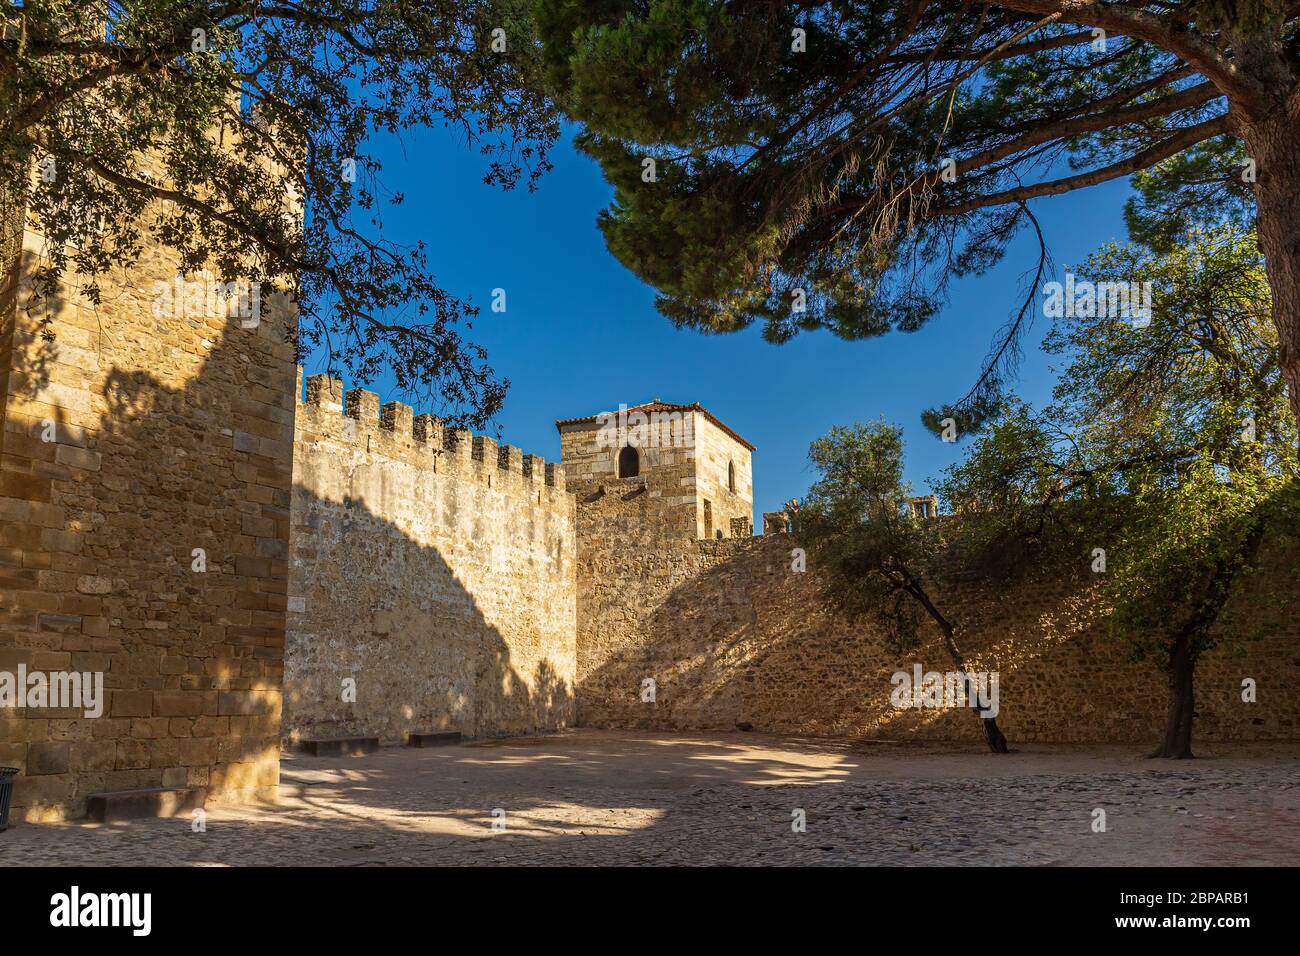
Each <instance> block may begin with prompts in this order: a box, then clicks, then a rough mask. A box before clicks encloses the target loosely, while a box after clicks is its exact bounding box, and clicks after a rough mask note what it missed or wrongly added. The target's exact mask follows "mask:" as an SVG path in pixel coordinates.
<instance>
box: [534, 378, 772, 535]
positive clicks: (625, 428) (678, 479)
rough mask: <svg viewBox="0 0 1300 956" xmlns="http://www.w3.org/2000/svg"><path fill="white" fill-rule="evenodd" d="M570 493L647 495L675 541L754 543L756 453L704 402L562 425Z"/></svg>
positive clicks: (648, 407) (655, 404) (622, 410)
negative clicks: (739, 539) (735, 539)
mask: <svg viewBox="0 0 1300 956" xmlns="http://www.w3.org/2000/svg"><path fill="white" fill-rule="evenodd" d="M555 427H556V428H557V429H559V432H560V454H561V461H562V462H563V465H564V473H565V476H566V479H567V481H568V487H569V490H571V491H574V492H576V493H577V494H578V495H579V496H591V495H596V494H617V495H620V496H621V497H623V498H628V499H631V498H635V497H639V496H641V495H644V496H645V497H646V498H647V499H649V501H648V502H647V503H649V504H652V506H653V510H654V511H655V512H656V513H657V514H658V515H659V516H660V520H661V521H663V522H664V524H665V528H664V530H665V531H666V532H667V533H668V534H669V535H670V536H672V537H678V536H680V537H689V538H709V539H713V538H733V537H748V536H749V535H751V534H753V527H754V485H753V453H754V446H753V445H751V444H750V443H749V442H747V441H746V440H745V439H743V438H741V437H740V436H739V435H738V434H736V432H734V431H732V430H731V429H730V428H729V427H727V426H726V425H725V424H723V422H722V421H721V420H720V419H718V418H717V416H715V415H713V414H712V413H711V412H709V411H708V410H707V409H705V408H704V407H703V406H701V405H700V404H699V403H698V402H696V403H694V404H692V405H674V404H671V403H669V402H661V401H659V400H658V399H655V400H654V401H652V402H646V403H644V404H642V405H635V406H633V407H631V408H628V407H626V406H620V407H619V409H618V410H617V411H612V412H601V413H599V414H596V415H588V416H586V417H584V418H569V419H562V420H560V421H557V422H556V423H555Z"/></svg>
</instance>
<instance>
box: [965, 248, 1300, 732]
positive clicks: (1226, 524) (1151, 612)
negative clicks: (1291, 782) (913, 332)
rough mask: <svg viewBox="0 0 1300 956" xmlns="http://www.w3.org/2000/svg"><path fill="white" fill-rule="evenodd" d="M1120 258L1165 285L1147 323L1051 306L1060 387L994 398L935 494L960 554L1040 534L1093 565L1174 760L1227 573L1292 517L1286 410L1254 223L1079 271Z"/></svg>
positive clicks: (1297, 513) (1050, 342)
mask: <svg viewBox="0 0 1300 956" xmlns="http://www.w3.org/2000/svg"><path fill="white" fill-rule="evenodd" d="M1116 268H1119V269H1121V270H1123V271H1126V272H1129V273H1131V274H1133V275H1135V276H1137V277H1138V278H1139V280H1140V281H1152V282H1153V284H1154V286H1155V288H1156V289H1158V290H1161V291H1159V292H1158V293H1157V294H1156V296H1155V301H1154V303H1153V314H1152V316H1151V323H1150V325H1148V326H1145V327H1134V326H1133V325H1132V324H1131V323H1126V322H1120V321H1116V320H1114V319H1112V318H1108V317H1097V316H1070V317H1063V318H1062V319H1060V320H1058V321H1057V323H1056V324H1055V326H1054V328H1053V330H1052V333H1051V334H1050V335H1049V337H1048V339H1047V342H1046V343H1045V348H1046V349H1047V351H1048V352H1049V353H1051V354H1053V355H1055V356H1057V357H1059V358H1061V359H1063V360H1064V365H1063V367H1062V368H1060V369H1059V370H1058V384H1057V386H1056V388H1055V391H1054V395H1053V401H1052V402H1051V403H1050V404H1049V405H1048V406H1047V407H1046V408H1045V409H1042V410H1041V411H1037V412H1036V411H1034V410H1033V409H1031V408H1029V407H1028V406H1026V405H1025V404H1023V403H1019V402H1014V403H1009V404H1007V405H1006V406H1004V407H1003V408H1002V409H1001V410H1000V412H999V414H998V415H997V416H995V418H994V419H993V420H992V422H991V423H990V425H989V427H988V428H987V429H986V430H985V431H984V433H983V434H981V435H980V436H979V437H978V438H977V439H976V441H975V443H974V445H973V446H972V448H971V450H970V453H969V454H968V456H967V457H966V459H965V460H964V461H963V462H961V463H960V464H958V465H957V466H955V467H954V468H952V469H951V470H950V472H949V473H948V475H947V476H946V479H945V481H944V482H943V483H942V485H941V492H942V494H943V497H944V498H945V500H946V501H947V503H948V506H949V508H950V509H951V510H952V511H953V512H954V513H955V514H957V515H958V516H960V519H961V520H960V521H958V522H957V527H958V528H960V529H961V530H962V532H963V534H964V537H965V539H966V542H967V546H968V550H969V551H970V553H972V554H974V555H977V556H978V555H986V556H991V557H994V558H995V559H996V560H999V561H1005V560H1008V555H1020V556H1021V557H1022V559H1023V558H1024V557H1027V556H1029V555H1035V556H1037V555H1040V554H1042V553H1043V550H1044V549H1043V548H1041V547H1040V548H1038V549H1037V550H1035V549H1034V548H1033V547H1030V548H1028V549H1026V548H1025V546H1024V545H1025V542H1033V541H1037V543H1039V544H1040V545H1041V544H1050V547H1049V548H1048V549H1046V550H1049V551H1050V550H1051V549H1053V548H1054V549H1055V550H1056V551H1057V552H1058V554H1059V552H1060V549H1061V548H1062V547H1064V548H1065V549H1066V550H1067V551H1069V552H1070V553H1069V554H1067V555H1065V556H1064V557H1065V558H1066V561H1067V563H1073V565H1074V566H1075V567H1076V569H1082V568H1084V567H1087V566H1089V565H1090V566H1091V571H1093V572H1097V573H1098V575H1099V577H1098V578H1097V580H1098V581H1099V582H1100V585H1101V592H1102V595H1103V596H1104V598H1105V600H1106V603H1107V604H1108V605H1109V606H1111V607H1112V608H1113V609H1114V613H1113V615H1112V617H1111V623H1112V626H1113V628H1114V629H1115V631H1116V632H1117V633H1118V634H1119V635H1120V636H1121V637H1122V638H1123V639H1124V640H1125V641H1127V642H1128V644H1129V646H1130V647H1131V649H1132V650H1133V652H1134V654H1135V656H1137V657H1150V658H1152V659H1154V660H1155V661H1156V662H1157V663H1158V664H1160V666H1162V667H1163V668H1164V669H1165V670H1166V671H1167V672H1168V673H1169V675H1170V689H1171V694H1170V712H1169V713H1170V716H1169V722H1168V727H1167V730H1166V739H1165V742H1164V744H1163V745H1162V748H1161V750H1160V751H1159V753H1160V755H1162V756H1171V757H1185V756H1191V728H1192V716H1193V713H1194V702H1193V695H1192V674H1193V670H1194V667H1195V664H1196V661H1197V659H1198V658H1199V657H1200V656H1201V654H1203V653H1204V652H1205V651H1206V650H1208V649H1210V648H1211V647H1213V646H1214V645H1215V643H1216V641H1217V640H1218V636H1219V633H1220V632H1219V631H1217V630H1216V629H1215V624H1216V622H1217V621H1218V619H1219V616H1220V614H1221V612H1222V610H1223V608H1224V607H1225V605H1226V603H1227V601H1228V598H1229V596H1230V594H1231V591H1232V587H1233V585H1234V582H1236V581H1237V580H1238V579H1239V577H1240V576H1241V575H1242V574H1243V573H1247V572H1249V570H1250V567H1251V562H1252V561H1253V559H1254V557H1255V555H1256V553H1257V551H1258V548H1259V547H1260V545H1261V542H1262V541H1263V539H1264V537H1265V535H1266V533H1267V532H1268V531H1270V530H1272V531H1275V532H1276V531H1282V532H1284V533H1291V534H1293V533H1294V530H1295V528H1297V527H1300V506H1298V504H1300V496H1298V495H1297V476H1298V472H1297V463H1296V454H1295V447H1296V440H1297V436H1296V429H1295V421H1294V419H1293V418H1292V417H1291V415H1290V414H1289V408H1288V405H1287V402H1286V395H1285V388H1284V385H1283V381H1282V376H1281V374H1280V373H1279V371H1278V368H1277V365H1276V360H1275V357H1274V356H1275V346H1274V336H1275V335H1276V330H1275V329H1274V327H1273V324H1272V322H1271V320H1270V317H1269V316H1270V300H1269V292H1268V283H1267V280H1266V277H1265V274H1264V269H1263V266H1262V263H1261V262H1260V256H1259V251H1258V247H1257V245H1256V243H1255V240H1254V236H1253V235H1250V234H1249V233H1244V232H1240V231H1237V230H1234V229H1232V228H1229V227H1225V228H1221V229H1217V230H1214V231H1211V232H1205V233H1194V234H1193V235H1192V236H1191V238H1190V239H1189V241H1188V242H1187V243H1186V244H1185V245H1180V246H1178V247H1176V248H1174V249H1172V250H1170V251H1168V252H1166V253H1155V252H1153V251H1151V250H1149V249H1143V248H1141V247H1138V246H1134V245H1126V246H1118V245H1112V246H1108V247H1106V248H1105V249H1103V250H1101V251H1100V252H1098V253H1096V254H1095V255H1093V256H1092V257H1091V258H1090V259H1089V260H1088V262H1087V263H1085V264H1084V265H1083V266H1082V267H1081V268H1080V269H1079V272H1080V274H1081V275H1082V276H1084V277H1085V278H1087V277H1090V276H1092V277H1095V276H1098V275H1110V274H1113V272H1114V270H1115V269H1116ZM1278 598H1279V600H1281V601H1284V602H1285V601H1289V596H1287V595H1278ZM1292 613H1293V612H1292Z"/></svg>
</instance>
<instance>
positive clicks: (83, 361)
mask: <svg viewBox="0 0 1300 956" xmlns="http://www.w3.org/2000/svg"><path fill="white" fill-rule="evenodd" d="M0 206H3V203H2V202H0ZM151 215H152V214H151ZM0 227H3V228H2V229H0V232H2V233H3V235H2V236H0V240H2V242H0V246H2V247H3V248H2V250H0V252H2V255H0V476H3V481H4V487H3V491H0V668H4V669H11V668H10V667H9V665H8V662H7V661H5V660H4V659H3V658H4V656H5V655H6V654H7V653H8V652H16V653H23V654H26V653H29V652H30V654H31V655H32V657H30V658H28V659H27V660H25V661H24V662H25V663H27V664H28V666H29V667H35V668H37V669H40V670H44V671H60V670H66V669H68V668H69V667H75V668H76V669H78V670H84V671H90V672H96V671H97V672H100V673H102V674H103V678H104V694H105V700H104V701H103V703H104V713H103V716H102V717H99V718H96V719H90V720H86V719H82V718H81V713H80V711H49V710H20V711H17V712H14V713H13V714H11V713H9V712H5V713H4V715H3V716H2V717H0V726H3V727H4V731H3V734H0V740H4V741H12V742H15V743H29V744H31V746H30V747H28V748H27V749H26V751H25V752H24V754H23V759H22V760H18V761H16V763H15V765H17V766H19V767H20V769H21V770H22V775H21V776H20V777H19V778H18V781H17V785H16V787H15V791H14V819H15V820H24V819H26V820H42V819H59V818H65V817H78V816H81V815H82V814H84V813H85V812H86V808H87V797H88V795H89V794H90V793H91V792H92V791H95V792H99V791H105V790H118V789H140V788H154V787H160V786H162V785H163V784H164V783H174V782H176V781H177V779H178V778H179V780H180V782H182V783H189V782H190V781H191V780H192V779H193V778H203V779H211V781H212V790H213V793H214V795H220V796H221V798H222V799H231V800H237V799H245V798H249V797H255V796H267V795H270V794H273V793H274V788H275V785H276V781H277V779H278V777H277V774H278V756H277V753H276V749H275V748H276V745H277V744H278V740H279V727H278V726H258V727H251V726H250V727H246V728H243V729H242V730H241V733H240V735H238V736H235V737H233V738H231V737H228V736H227V735H229V734H231V733H232V732H231V731H230V729H229V728H228V727H227V728H226V729H224V730H221V731H217V732H219V733H220V734H221V735H222V737H223V738H225V739H229V740H230V744H229V746H228V747H226V748H224V750H222V751H220V752H218V751H217V750H211V751H207V750H204V748H202V747H199V748H194V747H191V748H190V749H188V750H186V751H184V752H182V750H181V748H180V747H179V746H177V744H178V743H179V742H180V741H182V740H184V739H186V738H188V736H189V735H190V734H191V733H192V730H191V726H190V725H191V724H192V723H193V721H194V720H195V719H196V718H198V717H200V716H203V715H211V716H215V713H216V710H215V704H216V700H217V694H218V693H219V692H221V693H252V692H259V693H261V694H263V695H267V696H274V697H276V698H277V699H278V696H279V693H280V683H281V672H282V667H283V664H282V657H283V641H284V606H285V605H284V597H285V591H286V585H287V580H288V568H287V564H286V562H285V558H284V555H285V554H287V543H288V535H289V515H288V502H289V487H290V482H291V468H292V456H291V453H290V446H291V443H292V439H293V413H294V401H293V384H294V365H293V346H292V345H291V344H290V343H289V341H288V336H287V332H288V330H289V329H290V328H291V327H292V326H293V324H294V321H295V318H294V313H293V310H292V307H291V306H290V305H289V303H287V301H285V300H283V299H282V298H281V297H280V296H278V295H275V294H274V293H272V291H271V290H269V289H266V288H264V289H263V290H262V296H261V314H260V318H259V321H258V323H257V324H256V327H254V328H246V327H243V325H242V324H241V321H240V320H239V318H237V317H231V316H228V315H208V314H203V312H202V311H200V313H199V314H194V313H193V311H192V310H190V312H189V314H187V309H186V308H185V307H184V306H183V305H182V306H181V307H179V308H168V307H166V306H165V305H163V304H161V302H160V300H159V293H158V289H159V288H162V287H168V288H171V287H174V284H175V282H176V280H177V278H178V275H177V271H178V260H177V257H176V256H175V255H174V254H173V253H171V252H169V251H168V250H166V249H164V248H160V247H156V246H150V247H148V248H146V249H145V250H144V254H143V255H142V257H141V259H140V262H139V264H138V266H136V267H135V268H133V269H132V270H130V271H129V272H125V273H124V272H121V271H120V270H115V271H113V272H111V273H109V274H108V275H106V276H104V277H102V278H101V279H100V286H101V289H102V293H103V295H102V300H101V301H100V303H98V304H96V303H94V302H91V301H89V300H88V299H87V298H86V297H85V296H84V295H82V294H81V293H80V291H79V288H80V284H81V281H82V280H81V278H80V277H78V276H75V275H72V276H69V278H68V281H67V283H66V285H65V287H64V288H63V289H61V290H60V292H59V295H58V296H57V297H54V298H53V299H51V300H50V301H38V300H37V299H36V298H35V297H34V296H35V292H36V288H35V285H34V281H33V278H34V274H35V271H36V270H37V269H38V268H39V267H40V266H41V264H42V254H43V250H44V248H45V239H44V238H43V237H42V236H41V235H40V234H39V232H38V231H37V230H38V229H39V223H38V222H36V221H35V220H34V219H28V218H27V217H26V216H25V215H24V214H23V212H21V211H19V210H15V209H8V208H0ZM183 278H185V279H186V280H191V281H207V280H204V278H203V277H199V276H186V277H183ZM213 278H215V279H216V280H217V281H221V280H227V279H228V280H234V279H236V278H239V277H235V276H230V277H213ZM156 304H158V305H160V307H159V308H157V309H155V305H156ZM45 316H48V318H49V320H50V321H49V324H48V326H47V327H46V329H47V330H48V332H49V333H51V334H52V336H53V339H52V340H47V339H46V338H45V337H44V336H43V335H42V331H43V330H42V327H41V326H40V325H39V322H40V320H41V318H42V317H45ZM195 549H201V550H202V553H203V555H204V556H205V563H206V570H202V571H200V570H195V567H194V564H195ZM277 551H278V553H279V555H280V556H279V557H278V558H276V557H273V556H269V555H274V554H276V553H277ZM268 552H269V554H268ZM254 560H255V561H256V562H257V563H256V564H255V565H254V564H250V563H247V562H249V561H254ZM40 655H44V656H40ZM38 658H39V659H38ZM14 663H15V665H16V664H17V663H18V661H17V660H15V662H14ZM209 701H210V702H211V704H212V709H210V710H209V709H208V707H207V705H208V702H209ZM276 707H277V708H278V703H277V704H276ZM210 729H212V728H210ZM135 733H145V734H148V737H142V738H137V739H131V738H132V735H133V734H135ZM119 738H121V739H120V740H119ZM115 742H117V743H120V744H121V745H122V746H120V747H119V746H118V745H117V743H115ZM128 745H130V746H128ZM155 745H156V746H155ZM267 745H269V746H270V749H267ZM248 752H255V753H256V756H255V757H249V756H245V754H246V753H248Z"/></svg>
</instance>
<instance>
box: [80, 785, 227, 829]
mask: <svg viewBox="0 0 1300 956" xmlns="http://www.w3.org/2000/svg"><path fill="white" fill-rule="evenodd" d="M207 798H208V791H207V790H206V789H205V788H203V787H148V788H145V789H142V790H113V791H106V792H103V793H92V794H90V795H89V796H88V797H86V816H87V817H88V818H89V819H91V820H94V821H96V822H98V823H110V822H113V821H115V820H136V819H140V818H142V817H174V816H177V815H178V814H183V813H189V812H190V811H191V810H196V809H202V807H203V804H204V803H206V802H207Z"/></svg>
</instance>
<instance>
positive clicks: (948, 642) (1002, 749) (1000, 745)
mask: <svg viewBox="0 0 1300 956" xmlns="http://www.w3.org/2000/svg"><path fill="white" fill-rule="evenodd" d="M908 592H909V593H910V594H911V595H912V597H914V598H916V600H917V601H919V602H920V603H921V606H922V607H924V608H925V610H926V612H927V613H928V614H929V615H930V617H931V618H932V619H933V620H934V622H935V623H936V624H938V625H939V630H940V631H941V632H942V633H943V646H944V647H945V648H946V649H947V651H948V656H949V657H950V658H952V662H953V664H955V665H956V666H957V670H959V671H961V672H962V673H963V674H965V673H966V661H965V660H964V659H963V658H962V655H961V650H960V649H959V648H958V647H957V640H956V638H955V637H954V636H953V635H954V629H953V626H952V624H951V623H949V621H948V619H947V618H946V617H944V616H943V614H941V613H940V612H939V609H938V608H937V607H935V606H934V602H933V601H931V600H930V596H929V595H928V594H926V593H925V589H924V588H922V587H921V586H920V585H919V584H917V583H916V582H915V581H914V580H909V587H908ZM966 695H967V696H966V699H967V700H970V698H971V696H972V695H971V679H970V677H969V676H967V678H966ZM971 712H972V713H973V714H975V717H976V719H978V720H979V722H980V725H981V729H982V730H983V731H984V740H985V741H986V742H987V743H988V745H989V750H991V751H992V752H993V753H995V754H1004V753H1008V752H1009V751H1008V749H1007V738H1006V737H1005V736H1004V735H1003V733H1002V731H1001V730H999V729H998V722H997V720H995V719H994V718H992V717H985V716H984V712H983V711H982V710H977V709H974V708H972V711H971Z"/></svg>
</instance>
